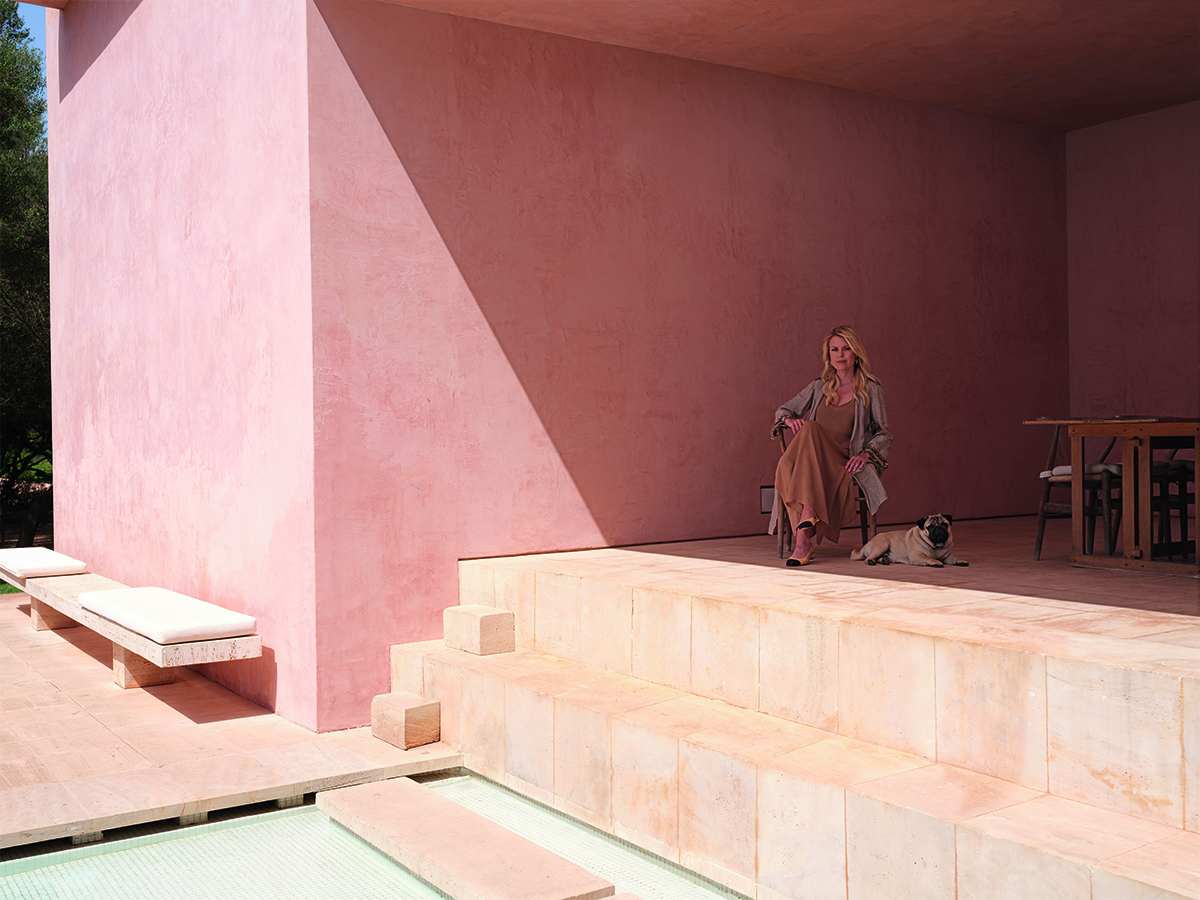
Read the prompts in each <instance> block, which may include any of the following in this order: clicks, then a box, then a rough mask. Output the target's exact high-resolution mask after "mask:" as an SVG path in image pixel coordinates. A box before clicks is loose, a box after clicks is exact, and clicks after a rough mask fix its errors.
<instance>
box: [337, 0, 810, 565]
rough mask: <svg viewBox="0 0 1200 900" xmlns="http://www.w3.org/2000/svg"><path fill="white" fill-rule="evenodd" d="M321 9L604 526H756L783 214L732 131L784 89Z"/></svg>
mask: <svg viewBox="0 0 1200 900" xmlns="http://www.w3.org/2000/svg"><path fill="white" fill-rule="evenodd" d="M316 7H317V9H318V10H319V12H320V15H321V16H322V18H323V19H324V22H325V23H326V25H327V27H328V28H329V31H330V33H331V35H332V36H333V38H334V40H335V41H336V43H337V46H338V49H339V50H340V52H341V53H342V55H343V57H344V59H345V61H346V63H347V64H348V66H349V68H350V70H351V72H352V73H353V75H354V77H355V79H356V81H357V83H358V85H359V87H360V89H361V90H362V93H363V95H364V97H365V98H366V100H367V101H368V103H369V104H370V107H371V109H372V111H373V113H374V115H375V117H376V118H377V120H378V123H379V125H380V127H381V128H382V130H383V132H384V134H385V135H386V137H387V139H388V141H389V142H390V144H391V147H392V149H393V150H394V152H395V154H396V157H397V159H398V160H399V162H400V164H401V165H402V166H403V168H404V170H405V172H406V173H407V175H408V176H409V178H410V179H411V181H412V184H413V186H414V187H415V189H416V191H417V193H418V194H419V196H420V199H421V201H422V203H423V204H424V206H425V209H426V210H427V212H428V214H429V216H430V217H431V219H432V221H433V223H434V225H435V226H436V228H437V231H438V233H439V234H440V237H441V239H442V241H443V242H444V244H445V247H446V249H447V250H448V252H449V253H450V255H451V256H452V258H453V260H454V263H455V264H456V266H457V268H458V270H459V272H460V273H461V275H462V277H463V278H464V279H465V281H466V284H467V286H468V287H469V289H470V291H471V292H472V294H473V296H474V298H475V301H476V303H477V304H478V306H479V309H480V310H481V311H482V313H483V315H484V317H485V318H486V320H487V323H488V325H489V326H490V328H491V329H492V331H493V333H494V335H495V337H496V339H497V341H498V343H499V345H500V347H501V349H502V350H503V352H504V354H505V356H506V358H507V360H508V362H509V364H510V365H511V367H512V369H513V370H514V372H515V373H516V376H517V377H518V379H519V381H520V383H521V385H522V387H523V389H524V391H525V393H526V395H527V397H528V399H529V401H530V402H531V403H532V405H533V407H534V409H535V411H536V413H537V415H538V416H539V418H540V420H541V422H542V423H543V426H544V427H545V429H546V432H547V434H548V435H549V437H550V439H551V441H552V442H553V444H554V447H555V449H556V450H557V452H558V453H559V455H560V457H561V459H562V460H563V463H564V464H565V466H566V468H567V470H568V471H569V473H570V475H571V477H572V478H573V480H574V482H575V484H576V487H577V488H578V490H579V491H580V493H581V495H582V497H583V499H584V501H585V502H586V503H587V505H588V508H589V511H590V512H591V514H592V516H593V517H594V519H595V521H596V522H597V524H598V526H599V527H600V529H601V531H602V533H603V534H604V535H605V537H606V539H607V540H609V541H610V542H616V543H628V542H634V541H640V540H647V539H650V540H654V539H663V538H666V537H675V538H686V537H696V536H701V535H705V534H707V535H713V534H721V533H725V534H728V533H746V532H748V531H752V530H757V529H758V528H760V527H761V523H760V522H759V520H758V509H757V503H758V487H757V486H758V483H759V480H760V479H761V477H762V475H763V471H764V470H765V471H766V472H767V473H768V474H769V472H770V471H771V469H772V467H773V459H774V450H773V446H772V445H771V444H770V443H769V441H767V440H766V431H767V430H769V422H770V416H771V412H772V410H773V409H774V406H775V405H776V404H777V403H778V402H779V401H780V400H782V399H784V397H783V396H782V395H783V393H784V392H785V391H787V389H788V388H790V387H791V384H790V379H788V380H787V388H785V387H781V386H780V379H779V378H778V373H777V372H775V371H774V369H775V367H774V366H772V365H769V364H764V363H763V362H762V361H761V358H762V357H763V356H766V357H768V358H769V357H770V356H771V354H772V353H773V351H778V352H780V353H782V352H783V350H784V346H785V344H787V343H790V342H791V339H792V335H791V334H788V333H787V332H788V329H787V328H786V327H785V326H786V325H787V322H786V315H785V311H784V306H785V304H784V303H783V302H782V300H783V298H784V297H787V296H795V287H796V285H795V284H794V283H793V278H794V277H795V276H794V274H793V273H792V272H791V271H790V270H789V269H788V267H787V266H786V265H785V264H783V263H782V262H781V260H785V259H786V258H787V256H788V247H789V246H790V245H791V244H792V243H794V242H795V240H796V239H797V233H796V229H797V228H798V227H800V226H798V225H797V224H796V220H795V217H794V216H793V215H792V214H791V209H792V206H791V202H792V200H793V199H795V198H792V197H789V190H791V188H790V187H789V181H790V179H789V173H790V168H789V166H790V163H789V161H788V159H787V153H786V151H785V150H783V149H781V148H780V147H779V146H778V145H776V144H775V143H773V139H774V138H775V137H777V134H776V133H775V131H774V130H773V129H772V128H768V129H767V131H766V133H756V134H754V135H753V136H752V137H748V136H747V135H746V134H745V133H739V132H738V130H737V128H736V127H734V126H735V125H736V123H737V121H738V120H739V119H741V118H743V117H747V118H749V119H751V120H755V121H764V120H769V116H766V115H765V112H766V111H767V110H769V109H770V108H771V105H772V102H773V101H772V97H771V96H770V94H771V90H772V87H771V86H772V85H776V87H775V89H777V90H785V89H786V88H782V87H778V85H782V84H783V82H782V81H780V80H776V79H769V78H764V77H761V76H755V75H750V74H747V73H737V72H734V71H733V70H724V69H720V68H717V67H705V66H702V65H699V64H694V63H690V62H685V61H680V60H673V59H667V58H664V57H657V56H653V55H651V54H643V53H638V52H636V51H630V50H624V49H619V48H612V47H606V46H602V45H597V44H589V43H586V42H580V41H573V40H570V39H565V38H560V37H556V36H553V35H546V34H540V33H536V32H529V31H522V30H519V29H512V28H505V27H500V26H495V25H490V24H483V23H478V22H474V21H472V20H468V19H459V18H455V17H450V16H444V15H441V14H433V13H425V12H420V11H415V10H411V9H407V8H404V7H399V6H391V5H388V4H378V3H347V2H336V3H333V2H321V0H318V2H317V3H316ZM731 73H732V74H731ZM747 80H748V81H752V82H754V83H755V84H758V85H759V86H760V87H763V86H764V85H765V88H764V89H763V90H760V91H759V93H758V95H754V94H746V93H743V89H744V87H745V84H743V82H744V81H747ZM747 103H750V104H751V105H753V106H754V107H755V108H754V109H752V110H747V109H746V108H745V105H746V104H747ZM760 117H761V118H760ZM754 127H757V126H753V127H752V130H753V128H754ZM805 349H806V350H808V351H809V353H811V350H809V348H805ZM763 397H766V398H768V399H767V400H762V402H760V399H761V398H763ZM748 460H749V461H750V463H749V464H747V461H748ZM736 470H740V472H741V474H740V475H734V476H733V477H734V479H735V480H736V479H738V478H740V479H741V480H744V481H745V482H746V484H745V485H737V486H736V487H734V488H733V489H732V490H731V489H729V485H728V482H729V480H730V478H731V472H734V471H736ZM743 494H744V496H742V495H743ZM639 523H640V524H639Z"/></svg>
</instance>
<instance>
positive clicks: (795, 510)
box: [771, 325, 892, 566]
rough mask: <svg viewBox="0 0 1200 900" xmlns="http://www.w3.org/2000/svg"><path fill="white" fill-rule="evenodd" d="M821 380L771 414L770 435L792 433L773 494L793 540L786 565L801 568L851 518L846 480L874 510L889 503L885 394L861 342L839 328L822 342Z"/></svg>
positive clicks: (851, 503) (851, 499)
mask: <svg viewBox="0 0 1200 900" xmlns="http://www.w3.org/2000/svg"><path fill="white" fill-rule="evenodd" d="M821 357H822V359H823V361H824V363H825V370H824V371H823V372H822V373H821V377H820V378H818V379H817V380H816V381H814V382H813V383H812V384H810V385H809V386H808V387H806V388H805V389H804V390H802V391H801V392H800V393H799V394H797V395H796V396H795V397H793V398H792V399H791V400H789V401H788V402H787V403H785V404H784V405H783V406H781V407H779V409H778V410H777V411H776V413H775V427H774V428H773V429H772V430H771V437H775V436H776V435H778V434H779V431H780V429H782V428H785V427H786V428H790V429H791V431H792V434H793V437H792V441H791V443H790V444H789V445H788V448H787V450H785V451H784V454H783V456H782V457H780V460H779V465H778V467H776V469H775V490H776V492H777V493H778V496H779V500H780V501H781V502H782V503H783V505H784V507H785V508H786V509H787V515H788V516H789V517H790V518H791V522H792V530H793V532H794V533H795V535H796V543H795V547H794V549H793V550H792V556H791V558H790V559H788V561H787V564H788V565H789V566H806V565H808V564H809V563H810V562H812V560H813V555H814V553H815V548H816V545H817V544H819V543H820V542H821V541H822V540H823V539H824V538H829V539H830V540H831V541H833V542H834V543H837V540H838V536H839V535H840V533H841V529H842V526H843V525H848V524H850V522H851V521H853V519H854V512H855V510H854V507H855V503H854V493H853V491H852V490H851V479H853V480H854V481H857V482H858V486H859V488H860V489H861V490H862V492H863V494H864V496H865V497H866V499H867V506H868V507H869V508H870V510H871V512H872V513H874V512H875V511H876V510H877V509H879V505H880V504H881V503H883V501H884V500H886V499H887V494H886V493H884V490H883V484H882V482H880V480H879V475H880V473H882V472H883V470H884V469H886V468H887V455H888V450H890V449H891V446H892V435H891V432H889V431H888V427H887V410H886V409H885V408H884V404H883V389H882V388H881V387H880V386H879V382H878V381H877V380H876V379H875V377H874V376H873V375H872V374H871V367H870V363H868V362H867V354H866V351H865V350H864V349H863V344H862V338H860V337H859V336H858V332H856V331H855V330H854V329H853V328H851V327H849V326H848V325H839V326H838V327H837V328H835V329H833V331H831V332H829V334H828V335H826V336H825V339H824V340H823V341H822V342H821Z"/></svg>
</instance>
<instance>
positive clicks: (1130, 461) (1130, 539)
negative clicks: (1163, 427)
mask: <svg viewBox="0 0 1200 900" xmlns="http://www.w3.org/2000/svg"><path fill="white" fill-rule="evenodd" d="M1137 445H1138V438H1129V437H1127V438H1122V439H1121V472H1122V476H1121V521H1122V522H1123V523H1124V526H1125V527H1124V528H1123V529H1122V530H1123V531H1124V533H1125V540H1124V541H1123V543H1124V545H1125V551H1124V556H1125V558H1126V559H1137V558H1139V557H1140V556H1141V555H1142V551H1141V548H1140V547H1139V545H1138V538H1139V537H1140V535H1139V534H1138V531H1139V529H1140V528H1141V519H1140V518H1138V507H1137V494H1138V484H1137Z"/></svg>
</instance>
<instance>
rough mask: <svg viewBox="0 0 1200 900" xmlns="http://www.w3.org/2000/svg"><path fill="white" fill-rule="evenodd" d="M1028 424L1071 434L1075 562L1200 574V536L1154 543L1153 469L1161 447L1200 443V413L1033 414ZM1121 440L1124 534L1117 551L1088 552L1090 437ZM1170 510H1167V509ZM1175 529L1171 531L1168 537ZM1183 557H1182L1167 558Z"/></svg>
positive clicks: (1185, 447)
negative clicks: (1194, 416)
mask: <svg viewBox="0 0 1200 900" xmlns="http://www.w3.org/2000/svg"><path fill="white" fill-rule="evenodd" d="M1025 424H1027V425H1065V426H1066V428H1067V434H1068V436H1069V437H1070V439H1071V562H1072V563H1073V564H1075V565H1082V566H1093V567H1101V568H1117V569H1141V570H1144V571H1150V572H1157V573H1160V574H1164V575H1192V576H1195V575H1198V574H1200V536H1198V535H1197V533H1196V532H1197V529H1196V528H1195V527H1194V524H1195V523H1193V527H1192V529H1191V531H1190V535H1191V536H1190V538H1189V539H1188V541H1186V542H1182V541H1170V540H1168V541H1167V542H1166V543H1161V544H1156V543H1154V531H1153V527H1152V500H1153V486H1152V484H1151V472H1152V469H1153V461H1154V460H1153V457H1154V451H1155V450H1176V451H1179V450H1188V449H1190V450H1191V451H1192V452H1193V454H1195V453H1196V451H1197V449H1200V448H1198V446H1197V445H1198V444H1200V419H1179V418H1170V417H1161V416H1159V417H1156V416H1116V417H1113V418H1061V419H1031V420H1027V421H1026V423H1025ZM1114 437H1115V438H1118V439H1120V441H1121V521H1122V527H1121V534H1122V537H1123V539H1122V541H1121V543H1120V544H1119V545H1118V546H1117V548H1116V551H1115V552H1114V553H1113V555H1112V556H1104V555H1100V554H1093V553H1085V552H1084V513H1083V508H1084V503H1083V500H1084V497H1083V495H1084V483H1083V477H1082V475H1083V472H1084V458H1085V457H1084V443H1085V441H1087V440H1088V439H1089V438H1103V439H1108V438H1114ZM1163 514H1164V515H1165V513H1163ZM1169 537H1170V535H1169V534H1168V538H1169ZM1167 556H1177V557H1180V559H1178V560H1173V559H1165V558H1164V557H1167Z"/></svg>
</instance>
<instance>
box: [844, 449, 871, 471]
mask: <svg viewBox="0 0 1200 900" xmlns="http://www.w3.org/2000/svg"><path fill="white" fill-rule="evenodd" d="M867 459H868V457H867V454H866V452H863V453H856V454H855V455H854V456H852V457H850V458H849V459H848V460H846V471H847V472H849V473H850V474H851V475H853V474H854V473H855V472H861V471H862V469H863V466H865V465H866V464H867Z"/></svg>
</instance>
